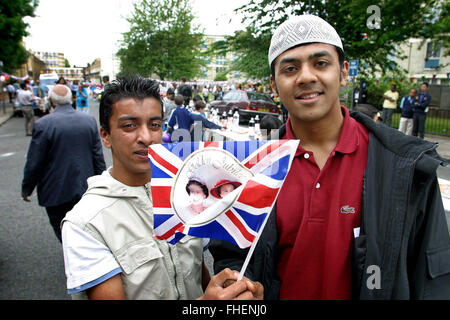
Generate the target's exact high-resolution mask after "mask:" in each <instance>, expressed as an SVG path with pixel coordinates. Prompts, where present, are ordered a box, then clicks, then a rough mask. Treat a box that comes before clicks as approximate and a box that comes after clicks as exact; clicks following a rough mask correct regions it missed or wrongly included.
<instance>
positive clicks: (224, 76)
mask: <svg viewBox="0 0 450 320" xmlns="http://www.w3.org/2000/svg"><path fill="white" fill-rule="evenodd" d="M227 74H228V72H221V73H218V74H216V76H215V78H214V81H227V80H228V78H227Z"/></svg>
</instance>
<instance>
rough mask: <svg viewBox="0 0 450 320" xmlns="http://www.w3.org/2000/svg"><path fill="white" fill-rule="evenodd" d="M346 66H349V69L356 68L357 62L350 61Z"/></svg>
mask: <svg viewBox="0 0 450 320" xmlns="http://www.w3.org/2000/svg"><path fill="white" fill-rule="evenodd" d="M348 64H349V65H350V69H351V68H358V64H359V60H350V61H349V62H348Z"/></svg>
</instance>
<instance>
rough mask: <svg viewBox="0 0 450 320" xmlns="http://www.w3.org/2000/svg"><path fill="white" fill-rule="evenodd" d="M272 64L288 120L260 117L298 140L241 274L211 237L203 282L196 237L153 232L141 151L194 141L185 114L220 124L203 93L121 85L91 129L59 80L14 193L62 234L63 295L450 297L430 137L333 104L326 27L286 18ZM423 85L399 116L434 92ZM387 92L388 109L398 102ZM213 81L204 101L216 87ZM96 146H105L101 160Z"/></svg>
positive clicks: (229, 251)
mask: <svg viewBox="0 0 450 320" xmlns="http://www.w3.org/2000/svg"><path fill="white" fill-rule="evenodd" d="M307 28H308V29H310V31H309V32H303V30H306V29H307ZM287 32H289V33H290V37H286V36H285V34H286V33H287ZM268 58H269V66H270V70H271V77H270V86H271V90H272V91H273V93H274V94H275V95H276V96H277V97H278V98H279V100H280V103H281V104H282V105H283V107H284V108H285V109H286V110H287V111H288V115H289V116H288V118H287V120H286V122H284V123H280V122H277V121H272V120H273V119H268V120H267V126H268V127H269V126H271V129H272V130H273V131H274V132H273V134H272V136H271V137H268V139H298V140H300V145H299V147H298V149H297V150H296V153H295V156H294V158H293V162H292V165H291V167H290V171H289V173H288V174H287V177H286V180H285V182H284V184H283V186H282V188H281V189H280V191H279V193H278V198H277V201H276V203H275V205H274V206H273V210H272V213H271V214H270V215H269V218H268V221H267V223H266V225H265V228H264V230H263V231H262V234H261V236H260V238H259V241H258V243H257V245H256V247H255V248H254V252H253V258H252V259H251V260H250V262H249V264H248V266H247V268H246V271H245V275H244V278H243V279H242V280H239V281H238V274H237V273H238V271H239V270H241V268H242V266H243V264H244V261H245V258H246V256H247V253H248V249H239V248H238V247H235V246H233V245H232V244H231V243H227V242H225V241H219V240H214V239H211V242H210V245H209V250H210V252H211V254H212V256H213V258H214V275H211V274H210V272H209V270H208V269H207V268H206V265H205V263H204V256H203V251H204V250H205V248H204V243H203V241H202V240H201V239H198V238H194V237H185V238H183V239H184V240H183V241H180V242H179V243H177V244H176V245H170V244H168V243H167V242H165V241H160V240H157V239H155V238H154V237H153V217H152V214H151V213H152V207H153V202H154V200H155V201H156V199H153V198H152V192H151V187H150V182H151V166H150V164H149V161H148V147H149V146H150V145H152V144H159V143H161V142H164V139H168V141H182V140H183V139H184V137H185V135H184V133H179V134H178V133H177V130H181V129H184V130H185V131H187V132H188V133H187V134H188V135H189V136H188V137H186V138H190V137H191V134H192V132H191V129H192V126H193V125H194V123H196V122H197V123H199V124H201V126H202V128H205V127H206V128H208V126H209V127H211V128H216V129H220V130H224V129H225V128H224V127H223V126H221V125H218V124H216V123H214V122H212V121H210V120H208V119H207V117H206V116H205V115H204V113H203V112H204V110H205V106H206V104H207V103H208V100H207V99H209V96H210V94H209V90H208V89H211V88H208V87H207V88H206V90H204V89H205V88H203V87H202V88H200V87H192V86H191V85H190V84H188V83H187V82H186V79H182V82H181V83H180V84H179V85H177V86H173V87H171V86H170V85H167V86H166V84H164V85H163V84H161V85H160V84H159V83H158V82H157V81H154V80H151V79H147V78H141V77H139V76H130V77H125V78H119V79H116V80H114V81H112V82H110V83H108V84H107V85H106V86H105V88H104V91H103V93H102V95H101V99H100V105H99V121H100V128H97V124H96V121H95V119H94V117H92V116H91V115H89V114H88V113H87V112H79V111H86V109H83V108H87V107H88V104H87V103H83V102H82V101H83V100H84V99H86V92H85V91H84V88H83V85H81V84H78V87H77V88H76V89H75V90H74V88H73V87H69V86H68V84H67V82H65V81H64V79H60V80H59V81H58V83H57V84H56V85H55V86H54V87H53V89H52V90H51V91H50V92H48V98H49V100H50V103H51V105H52V106H53V108H54V110H53V112H51V114H50V115H48V116H45V117H42V118H41V119H39V120H37V121H36V122H35V123H34V125H33V129H32V138H31V142H30V146H29V150H28V154H27V161H26V164H25V169H24V177H23V180H22V194H21V195H22V198H23V200H24V201H30V198H29V197H30V195H31V194H32V192H33V190H34V189H35V188H37V193H38V201H39V204H40V205H41V206H43V207H45V208H46V211H47V214H48V216H49V221H50V223H51V225H52V227H53V229H54V231H55V234H56V235H57V237H58V239H59V240H60V241H61V242H62V247H63V255H64V264H65V270H66V276H67V290H68V293H69V294H71V295H72V297H73V298H89V299H200V300H203V299H291V300H292V299H314V300H316V299H334V300H336V299H338V300H341V299H352V298H353V299H383V300H386V299H449V298H450V273H449V271H450V270H449V269H448V263H447V259H448V256H449V252H450V251H449V247H450V237H449V232H448V228H447V223H446V218H445V213H444V208H443V205H442V198H441V195H440V192H439V186H438V182H437V176H436V168H437V167H438V166H439V165H444V164H445V163H446V162H445V160H444V159H442V158H441V157H440V156H439V155H438V153H437V152H436V147H437V145H436V144H435V143H432V142H429V141H426V140H423V139H417V138H415V137H411V136H408V135H405V134H403V133H401V132H399V131H398V130H396V129H393V128H390V127H389V126H385V125H380V124H377V123H376V122H375V121H373V120H372V119H374V118H375V115H373V117H371V118H368V117H367V116H365V115H363V114H362V112H358V111H354V110H351V111H350V110H349V109H348V108H346V107H344V106H341V104H340V99H339V90H340V88H341V87H342V86H345V85H346V79H347V76H348V72H349V64H348V62H347V61H346V60H345V54H344V50H343V44H342V40H341V37H340V36H339V35H338V33H337V32H336V30H335V29H334V28H333V27H332V26H331V25H330V24H329V23H328V22H326V21H325V20H323V19H321V18H319V17H317V16H314V15H302V16H296V17H292V18H290V19H288V20H287V21H285V22H284V23H282V24H281V25H280V26H278V28H277V29H276V30H275V31H274V33H273V36H272V38H271V44H270V48H269V52H268ZM160 86H163V87H165V88H166V89H162V90H161V88H160ZM422 87H423V88H422V93H421V96H419V97H418V98H416V94H415V91H412V92H411V94H410V97H408V100H407V101H403V109H407V108H408V106H410V105H416V102H419V104H420V103H422V102H424V101H425V100H428V101H429V95H427V93H426V88H425V85H422ZM234 89H239V86H236V88H226V89H225V90H234ZM241 89H242V88H241ZM253 89H255V88H253ZM393 89H394V91H392V90H391V93H388V94H386V100H387V101H388V102H389V103H394V101H396V100H398V95H395V94H392V92H395V88H393ZM22 90H23V91H24V92H25V93H22V94H21V96H20V101H21V102H20V103H21V104H22V108H24V107H25V109H22V110H23V112H24V114H25V113H26V112H28V111H27V110H28V109H30V108H32V106H31V104H32V100H33V97H34V94H33V92H32V90H29V89H28V88H27V86H26V85H25V84H24V85H23V88H22ZM212 90H213V92H214V95H216V94H217V96H215V98H217V97H218V96H220V95H221V93H223V89H222V88H220V87H219V86H217V87H216V89H214V88H212ZM256 90H260V89H259V87H258V86H257V87H256ZM261 90H262V89H261ZM27 91H29V92H27ZM74 91H75V93H74ZM161 92H163V94H161ZM19 94H20V93H19ZM75 96H76V98H75ZM162 96H163V98H162ZM396 96H397V98H396ZM207 97H208V98H207ZM191 99H192V100H193V103H192V105H191V103H190V100H191ZM389 103H387V104H386V107H387V108H386V109H389ZM421 106H422V107H423V104H422V105H421ZM189 107H191V108H193V110H189V109H188V108H189ZM75 108H76V109H77V110H75ZM78 110H79V111H78ZM369 111H370V110H369ZM424 112H425V111H424ZM388 114H389V112H387V113H386V115H384V116H386V117H387V116H388ZM375 120H376V119H375ZM420 121H421V120H420V117H419V118H418V122H419V123H420ZM166 123H167V129H166V130H164V126H165V124H166ZM419 128H420V125H419ZM27 130H28V129H27ZM178 132H180V131H178ZM27 133H28V132H27ZM168 135H170V136H168ZM194 135H195V133H194ZM168 141H165V142H168ZM101 143H103V146H104V147H106V148H107V149H109V150H110V151H111V154H112V166H111V167H109V168H106V167H105V162H104V159H103V153H102V146H101ZM218 187H219V186H217V188H218ZM224 190H225V189H224ZM187 192H188V193H190V192H192V190H191V188H188V189H187ZM211 192H214V193H216V194H217V195H218V196H220V194H221V192H223V190H222V189H214V191H211ZM374 266H375V267H376V268H375V269H374V268H373V267H374ZM372 270H375V271H376V270H378V272H379V273H378V274H377V273H376V272H375V275H374V274H373V271H372ZM373 279H375V280H374V281H373ZM371 281H373V282H371Z"/></svg>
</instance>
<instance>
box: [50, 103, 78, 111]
mask: <svg viewBox="0 0 450 320" xmlns="http://www.w3.org/2000/svg"><path fill="white" fill-rule="evenodd" d="M68 110H69V111H70V110H72V111H75V109H74V108H72V105H70V104H60V105H58V106H56V107H55V110H53V112H58V111H68Z"/></svg>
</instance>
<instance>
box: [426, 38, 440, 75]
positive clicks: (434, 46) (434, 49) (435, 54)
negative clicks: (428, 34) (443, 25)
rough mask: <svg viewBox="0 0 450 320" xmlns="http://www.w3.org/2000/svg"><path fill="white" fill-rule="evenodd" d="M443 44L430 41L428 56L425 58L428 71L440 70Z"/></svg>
mask: <svg viewBox="0 0 450 320" xmlns="http://www.w3.org/2000/svg"><path fill="white" fill-rule="evenodd" d="M441 47H442V43H441V42H439V41H430V42H428V43H427V55H426V58H425V68H426V69H436V68H439V58H440V56H441Z"/></svg>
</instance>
